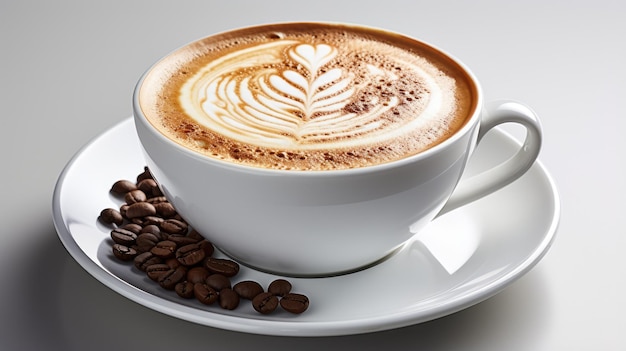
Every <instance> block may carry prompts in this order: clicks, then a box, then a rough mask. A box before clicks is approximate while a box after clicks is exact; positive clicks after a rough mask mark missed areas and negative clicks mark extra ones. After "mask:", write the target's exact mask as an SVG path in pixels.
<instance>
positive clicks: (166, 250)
mask: <svg viewBox="0 0 626 351" xmlns="http://www.w3.org/2000/svg"><path fill="white" fill-rule="evenodd" d="M150 252H152V253H153V254H154V255H155V256H158V257H161V258H170V257H174V252H176V243H175V242H173V241H169V240H163V241H159V242H158V243H156V245H154V247H153V248H152V249H150Z"/></svg>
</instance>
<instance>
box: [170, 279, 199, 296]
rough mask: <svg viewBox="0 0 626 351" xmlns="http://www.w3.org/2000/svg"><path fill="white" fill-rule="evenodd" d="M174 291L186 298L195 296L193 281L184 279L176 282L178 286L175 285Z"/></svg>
mask: <svg viewBox="0 0 626 351" xmlns="http://www.w3.org/2000/svg"><path fill="white" fill-rule="evenodd" d="M174 291H176V294H178V296H180V297H182V298H184V299H190V298H192V297H193V296H194V295H193V283H191V282H188V281H184V282H180V283H178V284H176V286H175V287H174Z"/></svg>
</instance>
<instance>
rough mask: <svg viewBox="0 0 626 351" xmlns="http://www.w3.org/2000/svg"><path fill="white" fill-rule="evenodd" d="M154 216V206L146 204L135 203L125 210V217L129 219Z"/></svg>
mask: <svg viewBox="0 0 626 351" xmlns="http://www.w3.org/2000/svg"><path fill="white" fill-rule="evenodd" d="M155 214H156V209H155V208H154V205H153V204H151V203H147V202H137V203H134V204H132V205H128V208H127V209H126V217H128V218H131V219H132V218H138V217H146V216H154V215H155Z"/></svg>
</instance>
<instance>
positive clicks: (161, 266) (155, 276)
mask: <svg viewBox="0 0 626 351" xmlns="http://www.w3.org/2000/svg"><path fill="white" fill-rule="evenodd" d="M170 270H172V267H170V266H168V265H166V264H165V263H157V264H152V265H149V266H148V267H146V274H147V275H148V278H150V279H152V280H154V281H159V278H161V276H162V275H163V274H165V273H167V272H169V271H170Z"/></svg>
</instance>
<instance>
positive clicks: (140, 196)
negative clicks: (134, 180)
mask: <svg viewBox="0 0 626 351" xmlns="http://www.w3.org/2000/svg"><path fill="white" fill-rule="evenodd" d="M146 200H148V197H147V196H146V194H145V193H144V192H143V191H141V190H139V189H135V190H131V191H129V192H127V193H126V195H124V201H126V203H127V204H128V205H131V204H134V203H137V202H144V201H146Z"/></svg>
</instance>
